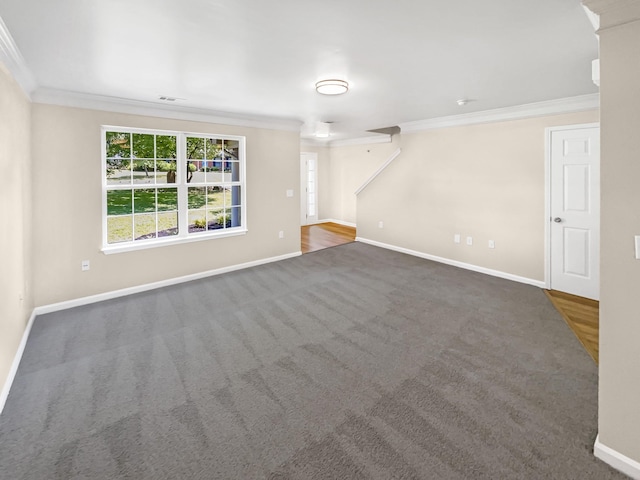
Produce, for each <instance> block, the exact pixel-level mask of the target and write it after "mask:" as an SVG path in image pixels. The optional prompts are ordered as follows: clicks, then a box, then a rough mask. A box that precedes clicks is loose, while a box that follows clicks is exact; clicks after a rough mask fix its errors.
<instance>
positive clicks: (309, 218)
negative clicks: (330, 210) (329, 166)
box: [300, 153, 318, 225]
mask: <svg viewBox="0 0 640 480" xmlns="http://www.w3.org/2000/svg"><path fill="white" fill-rule="evenodd" d="M300 181H301V183H302V185H301V188H300V191H301V192H302V194H301V195H300V202H301V213H302V215H301V223H302V225H308V224H310V223H316V222H317V221H318V154H317V153H301V154H300Z"/></svg>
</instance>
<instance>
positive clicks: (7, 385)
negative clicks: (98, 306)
mask: <svg viewBox="0 0 640 480" xmlns="http://www.w3.org/2000/svg"><path fill="white" fill-rule="evenodd" d="M300 255H302V252H294V253H288V254H286V255H280V256H277V257H269V258H263V259H260V260H254V261H252V262H246V263H240V264H238V265H231V266H229V267H223V268H217V269H215V270H208V271H206V272H200V273H194V274H192V275H185V276H183V277H177V278H171V279H168V280H162V281H160V282H154V283H147V284H144V285H138V286H135V287H129V288H123V289H121V290H114V291H112V292H105V293H99V294H97V295H91V296H88V297H81V298H76V299H74V300H67V301H65V302H59V303H53V304H50V305H43V306H40V307H36V308H34V309H33V312H32V313H31V317H30V318H29V322H28V323H27V327H26V328H25V330H24V333H23V335H22V341H21V342H20V345H19V346H18V350H17V351H16V354H15V356H14V358H13V363H12V364H11V370H10V371H9V375H8V376H7V379H6V380H5V382H4V385H3V387H2V391H1V392H0V414H2V410H3V409H4V405H5V403H6V401H7V398H8V397H9V390H11V385H12V384H13V380H14V379H15V376H16V373H17V372H18V366H19V365H20V360H21V359H22V354H23V353H24V348H25V346H26V345H27V339H28V338H29V333H30V332H31V326H32V325H33V322H34V320H35V318H36V317H37V316H38V315H43V314H45V313H51V312H57V311H60V310H66V309H68V308H73V307H79V306H82V305H88V304H90V303H96V302H102V301H104V300H111V299H112V298H118V297H125V296H127V295H133V294H135V293H141V292H146V291H149V290H155V289H156V288H162V287H168V286H171V285H178V284H180V283H185V282H191V281H193V280H199V279H201V278H206V277H212V276H214V275H221V274H223V273H229V272H233V271H236V270H243V269H245V268H250V267H257V266H259V265H264V264H267V263H272V262H278V261H280V260H286V259H288V258H294V257H299V256H300Z"/></svg>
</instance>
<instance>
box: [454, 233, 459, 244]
mask: <svg viewBox="0 0 640 480" xmlns="http://www.w3.org/2000/svg"><path fill="white" fill-rule="evenodd" d="M453 243H460V234H459V233H456V234H455V235H454V236H453Z"/></svg>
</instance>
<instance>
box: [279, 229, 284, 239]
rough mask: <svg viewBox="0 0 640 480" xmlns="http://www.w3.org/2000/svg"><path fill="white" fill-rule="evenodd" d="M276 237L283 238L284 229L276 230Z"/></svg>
mask: <svg viewBox="0 0 640 480" xmlns="http://www.w3.org/2000/svg"><path fill="white" fill-rule="evenodd" d="M278 238H284V231H282V230H280V231H279V232H278Z"/></svg>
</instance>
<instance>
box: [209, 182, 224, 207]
mask: <svg viewBox="0 0 640 480" xmlns="http://www.w3.org/2000/svg"><path fill="white" fill-rule="evenodd" d="M207 207H209V208H211V207H216V208H221V207H224V193H223V190H222V187H207Z"/></svg>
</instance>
